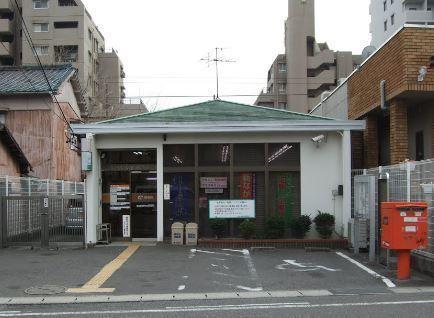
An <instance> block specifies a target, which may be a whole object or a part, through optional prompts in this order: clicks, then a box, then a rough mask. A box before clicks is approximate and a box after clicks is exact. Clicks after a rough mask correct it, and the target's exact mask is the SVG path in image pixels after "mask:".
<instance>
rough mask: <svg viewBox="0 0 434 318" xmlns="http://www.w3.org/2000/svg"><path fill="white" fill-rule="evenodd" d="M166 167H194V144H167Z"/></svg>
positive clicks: (165, 147)
mask: <svg viewBox="0 0 434 318" xmlns="http://www.w3.org/2000/svg"><path fill="white" fill-rule="evenodd" d="M164 166H165V167H194V145H165V146H164Z"/></svg>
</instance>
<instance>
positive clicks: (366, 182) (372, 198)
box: [350, 175, 379, 262]
mask: <svg viewBox="0 0 434 318" xmlns="http://www.w3.org/2000/svg"><path fill="white" fill-rule="evenodd" d="M377 205H378V203H377V198H376V177H375V176H367V175H360V176H355V177H354V216H353V217H354V219H353V224H352V225H353V226H352V227H350V229H351V236H352V237H351V241H352V242H353V247H354V251H355V253H358V252H359V248H360V247H367V246H368V245H369V260H370V261H371V262H373V261H374V260H375V257H376V247H377V246H378V241H379V235H378V234H379V233H378V231H377V229H378V216H377Z"/></svg>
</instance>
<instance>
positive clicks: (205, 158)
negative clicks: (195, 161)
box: [199, 144, 231, 167]
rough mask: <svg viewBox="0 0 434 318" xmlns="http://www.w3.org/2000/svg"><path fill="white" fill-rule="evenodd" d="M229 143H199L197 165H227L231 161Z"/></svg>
mask: <svg viewBox="0 0 434 318" xmlns="http://www.w3.org/2000/svg"><path fill="white" fill-rule="evenodd" d="M230 152H231V147H230V145H229V144H217V145H199V166H202V167H216V166H217V167H218V166H229V165H230V162H231V153H230Z"/></svg>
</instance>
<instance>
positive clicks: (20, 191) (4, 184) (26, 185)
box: [0, 176, 85, 196]
mask: <svg viewBox="0 0 434 318" xmlns="http://www.w3.org/2000/svg"><path fill="white" fill-rule="evenodd" d="M84 193H85V186H84V182H74V181H63V180H47V179H36V178H22V177H11V176H0V196H11V195H12V196H17V195H25V196H39V195H45V196H55V195H79V194H82V195H83V194H84Z"/></svg>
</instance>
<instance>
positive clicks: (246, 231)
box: [238, 220, 256, 240]
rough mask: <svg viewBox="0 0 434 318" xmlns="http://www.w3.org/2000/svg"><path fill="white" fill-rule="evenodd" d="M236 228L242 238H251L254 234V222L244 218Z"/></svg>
mask: <svg viewBox="0 0 434 318" xmlns="http://www.w3.org/2000/svg"><path fill="white" fill-rule="evenodd" d="M238 228H239V230H240V232H241V237H242V238H243V239H246V240H248V239H251V238H252V237H254V236H255V234H256V224H255V222H252V221H250V220H244V221H243V222H242V223H241V224H240V225H239V227H238Z"/></svg>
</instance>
